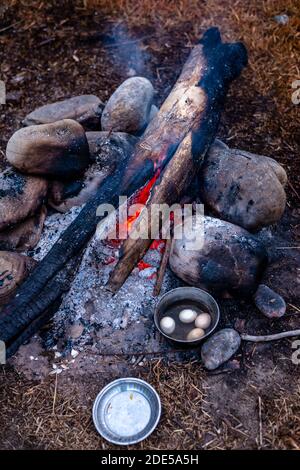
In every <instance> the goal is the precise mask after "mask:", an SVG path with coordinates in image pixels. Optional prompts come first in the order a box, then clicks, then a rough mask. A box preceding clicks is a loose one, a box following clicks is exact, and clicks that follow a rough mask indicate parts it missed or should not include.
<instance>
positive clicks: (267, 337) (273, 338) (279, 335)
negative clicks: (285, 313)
mask: <svg viewBox="0 0 300 470" xmlns="http://www.w3.org/2000/svg"><path fill="white" fill-rule="evenodd" d="M291 336H300V330H291V331H283V332H282V333H276V334H274V335H264V336H254V335H247V334H241V338H242V339H243V340H244V341H253V342H254V343H261V342H264V341H276V340H277V339H282V338H289V337H291Z"/></svg>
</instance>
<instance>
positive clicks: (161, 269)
mask: <svg viewBox="0 0 300 470" xmlns="http://www.w3.org/2000/svg"><path fill="white" fill-rule="evenodd" d="M171 244H172V239H171V237H170V238H168V239H167V240H166V246H165V251H164V252H163V255H162V258H161V262H160V266H159V270H158V274H157V279H156V283H155V286H154V290H153V295H154V296H155V297H157V296H158V295H159V293H160V289H161V286H162V283H163V280H164V275H165V272H166V268H167V264H168V261H169V256H170V251H171Z"/></svg>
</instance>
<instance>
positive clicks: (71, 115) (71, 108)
mask: <svg viewBox="0 0 300 470" xmlns="http://www.w3.org/2000/svg"><path fill="white" fill-rule="evenodd" d="M103 108H104V104H103V103H102V101H101V100H100V99H99V98H98V97H97V96H95V95H81V96H74V97H73V98H69V99H67V100H63V101H56V102H55V103H50V104H46V105H44V106H41V107H40V108H37V109H35V110H34V111H32V112H31V113H29V114H28V115H27V116H26V117H25V119H24V120H23V124H24V126H32V125H35V124H49V123H50V122H55V121H61V120H62V119H74V121H77V122H79V123H80V124H81V125H82V126H83V127H84V128H85V129H87V130H88V129H100V118H101V114H102V110H103Z"/></svg>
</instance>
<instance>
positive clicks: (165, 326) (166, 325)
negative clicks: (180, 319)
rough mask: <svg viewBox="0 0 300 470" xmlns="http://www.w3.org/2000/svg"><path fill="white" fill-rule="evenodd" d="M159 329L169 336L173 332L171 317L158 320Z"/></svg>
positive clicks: (173, 325) (173, 322) (173, 326)
mask: <svg viewBox="0 0 300 470" xmlns="http://www.w3.org/2000/svg"><path fill="white" fill-rule="evenodd" d="M160 327H161V329H162V330H163V332H164V333H166V334H167V335H171V334H172V333H173V331H174V330H175V321H174V320H173V318H171V317H163V318H162V319H161V320H160Z"/></svg>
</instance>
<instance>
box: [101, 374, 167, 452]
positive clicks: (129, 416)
mask: <svg viewBox="0 0 300 470" xmlns="http://www.w3.org/2000/svg"><path fill="white" fill-rule="evenodd" d="M160 414H161V403H160V398H159V396H158V394H157V393H156V391H155V390H154V388H153V387H151V385H149V384H147V382H144V380H140V379H136V378H126V379H118V380H115V381H114V382H111V383H110V384H108V385H107V386H106V387H104V388H103V389H102V390H101V392H100V393H99V395H98V396H97V398H96V400H95V403H94V407H93V420H94V424H95V426H96V429H97V431H98V432H99V434H100V435H101V436H102V437H104V439H106V440H107V441H109V442H112V443H113V444H119V445H129V444H135V443H136V442H140V441H142V440H143V439H146V437H148V436H149V435H150V434H151V433H152V432H153V430H154V429H155V428H156V426H157V423H158V421H159V418H160Z"/></svg>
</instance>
